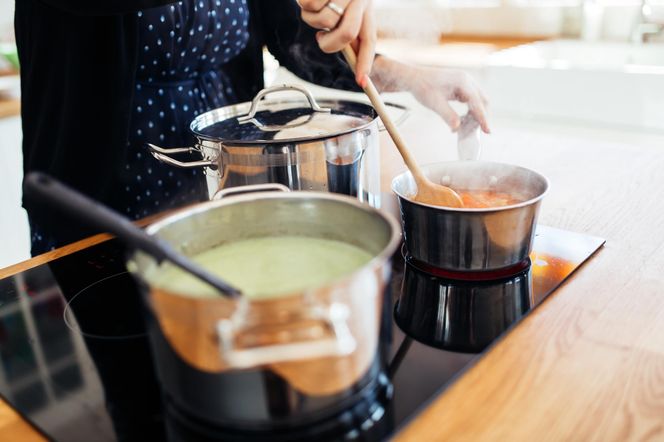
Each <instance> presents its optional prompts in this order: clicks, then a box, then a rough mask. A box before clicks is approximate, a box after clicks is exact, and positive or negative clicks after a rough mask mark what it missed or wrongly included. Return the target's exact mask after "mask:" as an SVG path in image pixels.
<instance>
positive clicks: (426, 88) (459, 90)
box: [371, 56, 490, 133]
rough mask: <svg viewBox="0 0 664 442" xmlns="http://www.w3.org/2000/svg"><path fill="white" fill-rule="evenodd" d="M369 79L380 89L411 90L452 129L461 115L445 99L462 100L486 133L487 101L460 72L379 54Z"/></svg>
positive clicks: (459, 120)
mask: <svg viewBox="0 0 664 442" xmlns="http://www.w3.org/2000/svg"><path fill="white" fill-rule="evenodd" d="M371 78H372V79H373V80H374V82H375V83H376V87H378V89H379V90H380V91H381V92H396V91H409V92H411V93H412V94H413V96H415V98H417V100H418V101H419V102H420V103H422V104H423V105H425V106H427V107H428V108H430V109H432V110H434V111H436V112H437V113H438V114H439V115H440V116H441V117H442V118H443V119H444V120H445V122H446V123H447V124H448V126H450V128H451V129H452V130H453V131H456V130H457V129H459V125H460V124H461V118H460V117H459V115H458V114H457V113H456V112H455V111H454V109H452V107H451V106H450V103H449V102H450V101H459V102H461V103H466V104H467V105H468V111H469V112H470V114H471V115H472V116H473V117H474V118H475V120H477V122H478V123H479V124H480V127H481V128H482V130H483V131H484V132H485V133H489V132H490V129H489V123H488V121H487V112H486V107H487V105H488V100H487V99H486V97H485V96H484V94H483V93H482V91H481V90H480V88H479V86H477V84H476V83H475V81H474V80H473V78H472V77H471V76H470V75H468V74H466V73H465V72H463V71H459V70H455V69H443V68H433V67H424V66H411V65H406V64H403V63H400V62H397V61H395V60H391V59H389V58H387V57H383V56H380V57H378V58H377V59H376V62H375V64H374V75H372V77H371Z"/></svg>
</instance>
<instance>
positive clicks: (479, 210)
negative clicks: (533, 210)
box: [390, 160, 551, 213]
mask: <svg viewBox="0 0 664 442" xmlns="http://www.w3.org/2000/svg"><path fill="white" fill-rule="evenodd" d="M467 162H468V161H462V160H456V161H438V162H435V163H427V164H424V165H422V166H421V167H422V168H424V169H426V168H427V167H432V166H439V165H444V164H458V163H467ZM472 162H473V163H475V164H477V163H481V164H486V165H496V166H509V167H512V168H513V169H515V170H516V169H521V170H524V171H527V172H530V173H534V174H535V175H537V177H538V178H540V179H541V180H542V181H543V182H544V191H543V192H542V193H540V194H539V195H537V196H536V197H534V198H530V199H528V200H526V201H522V202H520V203H517V204H510V205H508V206H500V207H484V208H471V207H445V206H434V205H432V204H424V203H421V202H419V201H415V200H413V199H412V197H408V196H406V195H404V194H403V193H402V192H399V191H398V190H397V181H398V180H400V179H402V178H403V177H404V176H406V175H412V173H411V172H410V170H409V169H404V170H403V171H402V172H400V173H399V174H398V175H397V176H395V177H394V178H392V182H391V184H390V187H391V189H392V192H394V193H395V194H396V195H397V196H398V197H399V198H401V199H404V200H406V201H408V202H409V203H411V204H416V205H418V206H422V207H428V208H431V209H436V210H440V211H447V212H461V213H490V212H503V211H507V210H512V209H519V208H522V207H526V206H531V205H533V204H536V203H537V202H539V201H541V200H542V199H543V198H544V197H545V196H546V194H547V193H549V190H550V188H551V183H550V181H549V179H548V178H547V177H545V176H544V175H542V174H541V173H539V172H537V171H536V170H533V169H529V168H527V167H523V166H517V165H515V164H509V163H501V162H497V161H472Z"/></svg>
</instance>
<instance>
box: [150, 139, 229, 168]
mask: <svg viewBox="0 0 664 442" xmlns="http://www.w3.org/2000/svg"><path fill="white" fill-rule="evenodd" d="M147 146H148V149H150V154H152V156H153V157H155V158H156V159H157V160H159V161H161V162H162V163H165V164H169V165H171V166H175V167H179V168H182V169H193V168H200V167H209V168H211V169H216V168H217V163H216V162H215V161H212V160H208V159H206V160H197V161H187V162H184V161H179V160H176V159H175V158H171V157H170V156H169V155H172V154H178V153H193V152H200V151H199V150H198V149H196V148H195V147H174V148H171V149H165V148H163V147H159V146H157V145H155V144H150V143H147Z"/></svg>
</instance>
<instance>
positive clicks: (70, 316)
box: [62, 271, 147, 340]
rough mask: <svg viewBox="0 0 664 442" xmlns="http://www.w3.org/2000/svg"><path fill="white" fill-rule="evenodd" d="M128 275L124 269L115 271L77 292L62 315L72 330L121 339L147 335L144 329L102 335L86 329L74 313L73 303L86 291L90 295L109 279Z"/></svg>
mask: <svg viewBox="0 0 664 442" xmlns="http://www.w3.org/2000/svg"><path fill="white" fill-rule="evenodd" d="M126 276H131V275H129V272H127V271H124V272H119V273H115V274H113V275H110V276H106V277H105V278H102V279H100V280H98V281H95V282H93V283H92V284H90V285H88V286H86V287H84V288H82V289H81V290H80V291H79V292H78V293H76V294H75V295H74V296H72V297H71V299H70V300H69V301H68V302H67V303H66V305H65V308H64V312H63V314H62V317H63V319H64V321H65V324H67V327H69V328H70V329H71V330H72V331H74V332H76V333H80V334H81V335H83V336H85V337H86V338H93V339H109V340H120V339H136V338H144V337H145V336H147V332H145V331H142V332H141V333H132V334H127V335H102V334H97V333H89V332H86V331H84V330H83V329H82V328H81V327H80V325H79V324H78V321H77V320H76V314H75V313H73V311H72V310H73V308H72V307H71V305H72V304H73V303H75V302H76V300H77V299H79V297H80V296H82V295H83V296H84V295H86V293H85V292H88V293H87V295H90V290H91V289H93V288H95V287H97V286H99V285H101V284H103V283H106V282H108V281H109V280H113V279H114V278H119V277H125V278H126Z"/></svg>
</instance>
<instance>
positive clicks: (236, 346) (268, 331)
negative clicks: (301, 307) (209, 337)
mask: <svg viewBox="0 0 664 442" xmlns="http://www.w3.org/2000/svg"><path fill="white" fill-rule="evenodd" d="M241 304H242V303H241ZM244 305H245V307H241V306H240V307H239V308H238V311H236V313H235V314H234V315H233V317H232V318H230V319H223V320H221V321H219V322H218V323H217V335H218V337H219V350H220V352H221V357H222V359H223V360H224V362H225V363H226V364H228V366H229V367H230V368H235V369H243V368H251V367H257V366H260V365H266V364H276V363H282V362H290V361H297V360H302V359H315V358H323V357H331V356H335V357H339V356H345V355H348V354H350V353H352V352H353V351H354V350H355V348H356V347H357V342H356V341H355V338H354V337H353V335H352V334H351V332H350V328H349V327H348V323H347V319H348V317H349V316H350V309H349V308H348V306H347V305H345V304H342V303H338V302H336V303H332V304H331V305H329V306H327V307H323V306H315V307H310V308H309V309H308V311H306V312H305V313H304V314H303V316H302V317H300V318H298V319H297V320H292V321H288V322H287V323H283V324H279V325H274V324H273V325H262V326H255V327H250V326H249V327H248V326H246V324H244V320H246V318H247V315H246V314H245V313H246V308H247V307H246V305H247V303H246V302H245V304H244ZM243 308H244V309H245V311H244V312H243ZM238 317H239V318H241V319H240V320H238ZM321 335H324V336H323V337H321ZM266 342H267V344H266Z"/></svg>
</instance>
